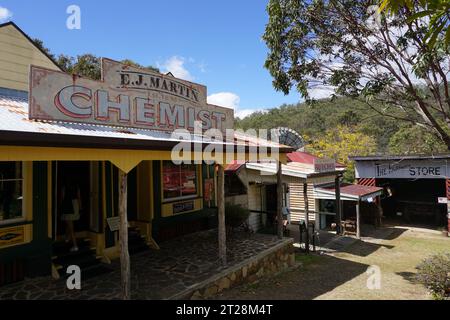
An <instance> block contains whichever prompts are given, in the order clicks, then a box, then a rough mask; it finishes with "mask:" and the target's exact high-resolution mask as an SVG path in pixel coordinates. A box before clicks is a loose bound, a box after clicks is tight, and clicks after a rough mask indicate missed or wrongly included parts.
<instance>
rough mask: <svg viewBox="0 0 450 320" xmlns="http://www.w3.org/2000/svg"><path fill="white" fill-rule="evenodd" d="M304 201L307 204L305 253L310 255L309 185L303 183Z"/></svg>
mask: <svg viewBox="0 0 450 320" xmlns="http://www.w3.org/2000/svg"><path fill="white" fill-rule="evenodd" d="M303 201H304V203H305V224H306V232H305V251H306V253H309V204H308V183H306V182H305V183H303Z"/></svg>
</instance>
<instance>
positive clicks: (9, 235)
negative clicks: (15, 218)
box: [0, 226, 25, 248]
mask: <svg viewBox="0 0 450 320" xmlns="http://www.w3.org/2000/svg"><path fill="white" fill-rule="evenodd" d="M24 241H25V230H24V227H23V226H19V227H11V228H5V229H0V248H2V247H6V246H10V245H13V244H18V243H22V242H24Z"/></svg>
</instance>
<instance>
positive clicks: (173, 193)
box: [162, 161, 197, 200]
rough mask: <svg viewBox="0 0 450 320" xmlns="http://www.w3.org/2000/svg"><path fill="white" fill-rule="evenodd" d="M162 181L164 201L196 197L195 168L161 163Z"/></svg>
mask: <svg viewBox="0 0 450 320" xmlns="http://www.w3.org/2000/svg"><path fill="white" fill-rule="evenodd" d="M162 181H163V197H164V200H170V199H177V198H185V197H192V196H196V195H197V166H196V165H194V164H182V165H176V164H174V163H173V162H172V161H163V169H162Z"/></svg>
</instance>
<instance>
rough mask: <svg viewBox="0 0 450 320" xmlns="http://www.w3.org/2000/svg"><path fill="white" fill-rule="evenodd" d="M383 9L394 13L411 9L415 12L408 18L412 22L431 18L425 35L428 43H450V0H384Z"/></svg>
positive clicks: (381, 7)
mask: <svg viewBox="0 0 450 320" xmlns="http://www.w3.org/2000/svg"><path fill="white" fill-rule="evenodd" d="M383 10H386V11H387V12H389V13H392V14H399V12H400V11H402V10H410V11H412V13H413V14H412V15H411V16H410V17H409V19H408V21H410V22H415V21H416V22H417V21H420V20H421V19H423V18H427V19H429V29H428V32H427V33H426V35H425V40H426V41H427V43H428V45H429V46H430V47H436V46H439V44H440V42H442V43H443V44H444V45H445V47H446V48H448V46H449V45H450V28H449V24H450V0H420V1H413V0H382V1H381V3H380V11H383Z"/></svg>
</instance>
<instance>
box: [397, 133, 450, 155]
mask: <svg viewBox="0 0 450 320" xmlns="http://www.w3.org/2000/svg"><path fill="white" fill-rule="evenodd" d="M446 151H447V146H446V145H445V144H444V143H442V141H440V140H439V139H437V138H436V136H435V135H433V134H431V133H430V132H429V131H427V130H426V129H424V128H422V127H419V126H406V127H403V128H401V129H400V130H398V131H397V132H396V133H395V134H394V135H392V137H391V139H390V140H389V153H391V154H399V155H400V154H406V155H407V154H436V153H444V152H446Z"/></svg>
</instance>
